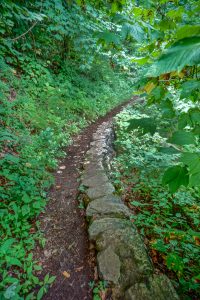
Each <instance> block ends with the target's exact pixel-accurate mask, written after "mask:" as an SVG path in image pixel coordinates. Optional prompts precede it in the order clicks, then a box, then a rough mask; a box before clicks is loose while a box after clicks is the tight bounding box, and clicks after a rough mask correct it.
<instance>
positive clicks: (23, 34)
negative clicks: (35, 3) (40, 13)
mask: <svg viewBox="0 0 200 300" xmlns="http://www.w3.org/2000/svg"><path fill="white" fill-rule="evenodd" d="M38 22H39V21H36V22H35V23H33V25H32V26H31V27H30V28H29V29H28V30H27V31H26V32H24V33H22V34H21V35H19V36H17V37H16V38H14V39H10V40H11V41H13V42H14V41H17V40H19V39H20V38H22V37H24V36H25V35H26V34H27V33H29V32H30V31H31V30H32V29H33V28H34V27H35V26H36V25H37V23H38Z"/></svg>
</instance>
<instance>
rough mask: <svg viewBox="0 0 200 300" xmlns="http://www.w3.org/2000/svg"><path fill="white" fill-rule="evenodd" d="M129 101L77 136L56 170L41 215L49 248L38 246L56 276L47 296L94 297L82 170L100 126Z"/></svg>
mask: <svg viewBox="0 0 200 300" xmlns="http://www.w3.org/2000/svg"><path fill="white" fill-rule="evenodd" d="M131 101H133V99H132V100H131ZM129 102H130V101H128V102H126V103H123V104H121V105H119V106H118V107H116V108H115V109H113V110H112V111H111V112H109V113H108V114H107V115H106V116H105V117H102V118H100V119H98V120H97V121H96V122H95V123H93V124H91V125H90V126H88V127H87V128H86V129H85V130H83V131H82V133H81V134H79V135H78V136H76V137H75V138H74V139H73V144H72V145H71V146H69V147H67V149H66V152H67V156H66V158H65V159H64V160H63V161H62V162H61V163H60V167H59V169H58V171H57V172H56V173H55V184H54V186H53V187H52V188H51V190H50V193H49V198H50V200H49V202H48V204H47V206H46V210H45V212H44V213H43V214H41V215H40V217H39V220H40V222H41V229H42V231H43V232H44V237H45V238H46V245H45V248H44V249H38V251H37V253H36V257H37V258H39V259H38V260H39V262H40V263H41V264H42V266H43V272H42V274H41V275H42V276H43V275H44V274H47V273H50V274H51V275H55V276H56V280H55V282H54V283H53V285H52V286H51V288H50V289H49V291H48V293H47V294H46V295H45V296H44V297H43V299H44V300H50V299H51V300H61V299H65V300H90V299H92V290H91V288H90V287H89V282H90V281H93V280H94V278H95V274H94V270H95V252H94V250H93V249H91V247H90V244H89V241H88V236H87V224H86V220H85V212H84V210H82V209H80V208H78V206H79V202H78V199H77V198H78V194H79V177H80V170H81V166H82V162H83V160H84V156H85V152H86V151H87V149H88V148H89V145H90V142H91V140H92V134H93V133H94V132H95V131H96V129H97V127H98V126H99V125H100V124H101V123H102V122H104V121H108V120H109V119H111V118H112V117H113V116H115V115H116V114H117V113H119V112H120V110H121V109H122V108H123V107H124V106H125V105H126V104H127V103H129ZM63 166H64V167H65V169H63V168H64V167H63ZM62 167H63V168H62Z"/></svg>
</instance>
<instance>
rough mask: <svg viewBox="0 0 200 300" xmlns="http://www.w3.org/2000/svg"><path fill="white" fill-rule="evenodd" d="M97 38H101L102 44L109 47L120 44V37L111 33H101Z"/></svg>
mask: <svg viewBox="0 0 200 300" xmlns="http://www.w3.org/2000/svg"><path fill="white" fill-rule="evenodd" d="M97 37H98V38H99V41H100V42H103V43H105V44H108V45H109V44H114V45H119V44H120V38H119V36H118V35H117V34H115V33H113V32H110V31H104V32H99V33H97Z"/></svg>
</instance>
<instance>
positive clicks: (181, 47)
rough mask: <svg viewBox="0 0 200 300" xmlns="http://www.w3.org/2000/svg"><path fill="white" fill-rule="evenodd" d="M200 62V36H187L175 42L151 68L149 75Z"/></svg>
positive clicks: (176, 69)
mask: <svg viewBox="0 0 200 300" xmlns="http://www.w3.org/2000/svg"><path fill="white" fill-rule="evenodd" d="M199 63H200V37H198V36H193V37H187V38H184V39H182V40H179V41H177V42H176V43H174V44H173V45H172V46H171V47H170V48H169V49H167V51H166V53H164V54H163V55H162V56H161V57H160V58H159V59H158V60H157V61H156V62H155V63H154V64H153V65H152V66H151V68H150V69H149V71H148V73H147V76H159V75H160V74H163V73H170V72H172V71H181V70H182V69H183V68H184V67H185V66H194V65H198V64H199Z"/></svg>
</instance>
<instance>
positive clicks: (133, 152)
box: [113, 102, 200, 299]
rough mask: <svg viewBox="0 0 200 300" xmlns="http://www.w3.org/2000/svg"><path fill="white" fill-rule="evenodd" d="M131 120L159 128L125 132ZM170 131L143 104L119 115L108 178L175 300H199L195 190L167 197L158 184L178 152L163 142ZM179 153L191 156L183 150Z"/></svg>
mask: <svg viewBox="0 0 200 300" xmlns="http://www.w3.org/2000/svg"><path fill="white" fill-rule="evenodd" d="M133 117H134V120H140V119H143V120H144V118H147V119H148V118H153V119H154V124H156V123H157V124H159V126H158V127H157V130H156V132H153V133H152V134H151V133H149V126H148V127H147V128H145V122H143V128H141V127H140V126H139V125H137V126H138V128H135V129H133V128H132V129H131V127H130V124H131V120H132V118H133ZM138 124H139V123H138ZM152 126H153V124H152ZM170 126H172V127H173V126H175V124H170ZM170 126H169V120H167V119H166V118H163V115H162V113H161V111H160V110H158V108H157V107H156V106H152V107H150V108H149V107H147V106H145V102H143V103H142V104H134V106H133V107H131V106H130V107H129V108H128V109H125V110H124V111H123V112H122V113H120V114H119V115H118V116H117V118H116V133H117V140H116V149H117V157H116V159H115V160H114V162H113V167H114V170H115V171H113V177H114V182H115V184H116V187H117V188H118V191H119V192H120V193H122V195H123V198H124V200H125V201H126V203H127V205H128V206H129V207H130V208H131V210H132V212H133V215H132V221H133V222H134V224H135V225H136V226H137V228H138V229H139V231H140V233H141V235H142V236H143V237H144V241H145V243H146V245H147V247H148V250H149V253H150V256H151V258H152V261H153V263H154V265H155V268H156V269H157V270H159V272H163V273H166V274H167V275H168V276H169V277H170V278H171V280H172V282H173V283H174V286H175V288H176V289H177V291H178V292H179V294H180V296H181V299H199V297H200V285H199V280H200V277H199V268H200V265H199V262H200V261H199V256H200V249H199V245H200V233H199V224H200V207H199V189H197V188H185V187H182V188H181V189H179V191H177V192H175V193H171V192H170V191H169V189H168V188H167V186H166V185H164V184H163V183H165V182H164V178H163V179H162V177H163V173H164V171H165V170H166V168H167V167H168V166H169V165H172V166H173V165H176V164H177V160H178V158H179V157H180V152H179V149H178V147H177V146H175V145H173V144H171V143H169V142H168V138H169V127H170ZM145 129H147V130H145ZM197 148H199V144H198V146H197ZM185 149H186V150H187V151H189V150H190V149H192V150H193V151H194V149H193V147H192V146H189V145H187V146H185Z"/></svg>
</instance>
